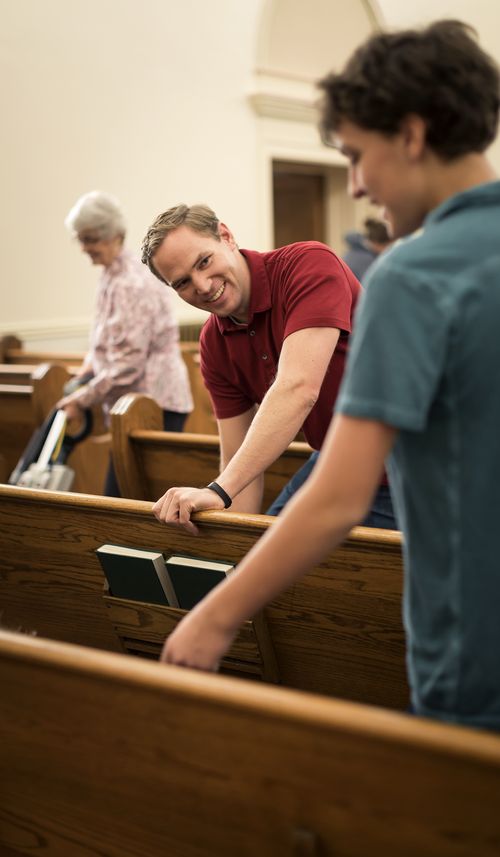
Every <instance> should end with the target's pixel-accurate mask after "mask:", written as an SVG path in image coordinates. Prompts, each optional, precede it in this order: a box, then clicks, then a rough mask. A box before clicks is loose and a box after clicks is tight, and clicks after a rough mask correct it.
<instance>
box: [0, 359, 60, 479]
mask: <svg viewBox="0 0 500 857" xmlns="http://www.w3.org/2000/svg"><path fill="white" fill-rule="evenodd" d="M68 378H69V376H68V373H67V372H66V370H65V369H64V368H63V367H62V366H49V365H48V364H40V365H38V366H32V367H22V368H21V370H20V371H19V373H18V374H17V375H16V373H15V372H13V373H7V374H6V375H4V383H2V384H0V452H1V453H2V455H3V456H4V459H5V463H6V468H7V472H8V473H9V474H10V473H11V472H12V470H13V469H14V467H15V466H16V464H17V462H18V461H19V458H20V457H21V455H22V453H23V452H24V449H25V448H26V445H27V443H28V441H29V439H30V437H31V435H32V434H33V432H34V431H35V429H36V428H37V427H38V426H40V425H41V424H42V423H43V421H44V419H45V417H46V416H47V415H48V414H49V412H50V411H51V409H52V408H53V407H54V405H55V403H56V402H57V400H58V399H59V398H60V396H61V395H62V388H63V386H64V384H65V382H66V381H67V380H68ZM5 381H7V383H5Z"/></svg>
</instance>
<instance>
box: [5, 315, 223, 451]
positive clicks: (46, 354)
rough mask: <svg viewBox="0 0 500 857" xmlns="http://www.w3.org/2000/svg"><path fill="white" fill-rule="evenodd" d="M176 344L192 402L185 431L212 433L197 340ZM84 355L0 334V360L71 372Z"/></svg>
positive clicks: (212, 421) (213, 421)
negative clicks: (34, 348)
mask: <svg viewBox="0 0 500 857" xmlns="http://www.w3.org/2000/svg"><path fill="white" fill-rule="evenodd" d="M195 327H197V326H195ZM179 344H180V349H181V354H182V357H183V359H184V362H185V364H186V368H187V371H188V376H189V383H190V385H191V390H192V394H193V402H194V408H193V411H192V412H191V413H190V414H189V417H188V418H187V420H186V426H185V428H186V431H188V432H194V433H198V434H214V435H216V434H217V421H216V419H215V416H214V412H213V408H212V402H211V400H210V396H209V395H208V392H207V390H206V388H205V385H204V383H203V379H202V377H201V371H200V356H199V351H200V349H199V345H198V342H197V341H183V342H180V343H179ZM84 357H85V353H84V352H80V353H79V352H58V351H31V350H27V349H25V348H23V344H22V342H21V340H20V339H18V337H16V336H13V335H7V336H3V337H0V362H5V363H9V364H13V365H16V364H20V363H23V364H26V363H33V364H38V363H57V364H59V365H61V366H64V367H65V368H66V369H67V370H68V371H69V372H70V373H72V374H74V373H75V372H76V371H77V369H78V368H79V367H80V366H81V364H82V363H83V360H84Z"/></svg>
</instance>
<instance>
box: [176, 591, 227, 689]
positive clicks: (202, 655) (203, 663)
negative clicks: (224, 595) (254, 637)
mask: <svg viewBox="0 0 500 857" xmlns="http://www.w3.org/2000/svg"><path fill="white" fill-rule="evenodd" d="M237 630H238V626H236V627H229V626H228V625H226V624H224V622H221V621H220V620H219V619H218V618H217V616H216V615H215V614H214V613H213V612H212V610H211V608H210V604H209V600H208V599H207V598H205V599H203V601H201V602H200V603H199V604H198V605H197V606H196V607H194V608H193V610H191V611H190V612H189V613H188V614H187V616H185V617H184V619H183V620H182V621H181V622H179V624H178V625H177V627H176V629H175V630H174V631H172V633H171V634H170V636H169V637H168V638H167V639H166V641H165V645H164V646H163V651H162V653H161V657H160V660H161V661H163V663H166V664H174V665H176V666H180V667H190V668H191V669H195V670H205V671H206V672H216V671H217V670H218V668H219V663H220V660H221V658H222V656H223V655H224V654H225V653H226V652H227V650H228V649H229V647H230V645H231V643H232V642H233V640H234V637H235V636H236V633H237Z"/></svg>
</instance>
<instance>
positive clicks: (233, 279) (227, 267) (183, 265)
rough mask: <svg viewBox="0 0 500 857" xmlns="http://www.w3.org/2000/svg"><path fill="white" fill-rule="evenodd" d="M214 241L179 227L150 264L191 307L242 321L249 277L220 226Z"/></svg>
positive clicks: (222, 225) (228, 236)
mask: <svg viewBox="0 0 500 857" xmlns="http://www.w3.org/2000/svg"><path fill="white" fill-rule="evenodd" d="M219 236H220V239H219V240H217V238H215V237H214V236H213V235H211V234H210V233H208V232H197V231H195V230H194V229H191V228H190V227H189V226H179V227H177V229H173V230H172V231H171V232H169V234H168V235H167V236H166V238H164V240H163V241H162V243H161V244H160V246H159V248H158V250H157V251H156V253H155V254H154V256H153V258H152V262H153V265H154V267H155V269H156V271H158V273H159V274H160V276H161V277H162V278H163V279H164V280H165V282H166V283H168V285H170V286H172V288H173V289H174V290H175V291H176V292H177V294H178V295H179V297H181V298H182V300H184V301H186V303H188V304H191V306H194V307H197V308H198V309H203V310H205V311H207V312H212V313H214V314H215V315H219V316H222V317H225V316H233V317H234V318H236V319H238V321H246V320H247V315H248V304H249V300H250V277H249V274H248V270H247V268H246V263H245V262H244V260H243V257H242V256H241V255H240V253H239V251H238V248H237V246H236V243H235V241H234V238H233V236H232V234H231V232H230V231H229V229H228V228H227V226H225V225H224V224H223V223H221V224H219Z"/></svg>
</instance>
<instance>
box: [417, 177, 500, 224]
mask: <svg viewBox="0 0 500 857" xmlns="http://www.w3.org/2000/svg"><path fill="white" fill-rule="evenodd" d="M499 201H500V181H492V182H486V183H484V184H479V185H475V187H472V188H469V189H468V190H464V191H461V193H455V194H453V196H450V197H448V199H445V201H444V202H442V203H441V205H438V206H437V207H436V208H433V209H432V211H431V212H429V214H428V215H427V217H426V218H425V220H424V226H427V225H429V224H431V223H437V222H438V221H440V220H444V218H445V217H448V215H449V214H452V213H453V212H455V211H458V210H460V209H461V208H474V207H475V206H484V205H488V204H489V205H498V202H499Z"/></svg>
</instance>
